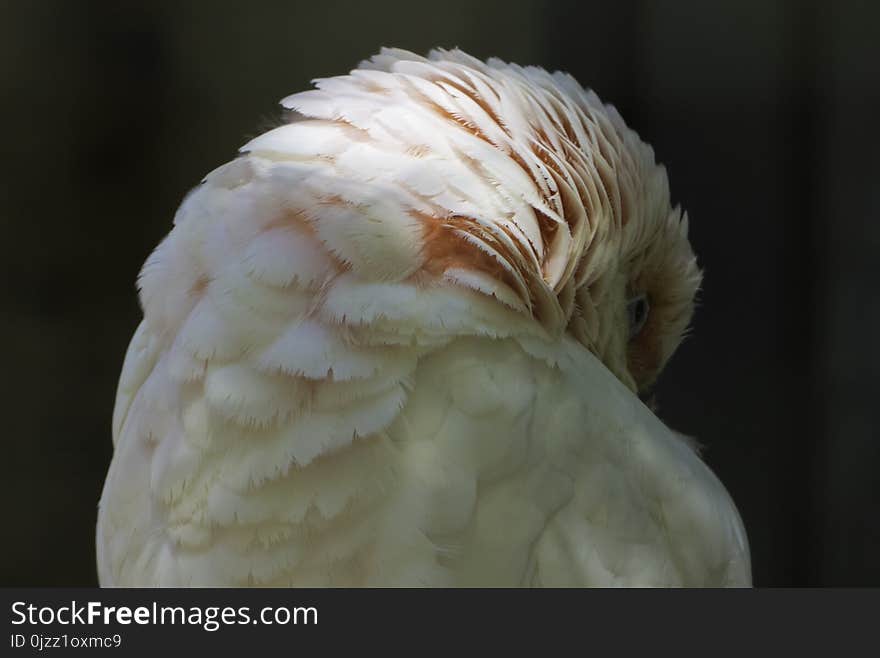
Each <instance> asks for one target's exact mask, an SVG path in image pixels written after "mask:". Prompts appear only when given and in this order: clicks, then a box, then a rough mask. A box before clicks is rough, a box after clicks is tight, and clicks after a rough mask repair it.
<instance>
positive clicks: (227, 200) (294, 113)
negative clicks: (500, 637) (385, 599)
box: [97, 49, 750, 586]
mask: <svg viewBox="0 0 880 658" xmlns="http://www.w3.org/2000/svg"><path fill="white" fill-rule="evenodd" d="M316 87H317V88H316V89H313V90H310V91H306V92H303V93H298V94H294V95H292V96H290V97H288V98H286V99H284V101H283V105H284V107H285V108H287V109H288V110H290V114H289V116H288V117H287V119H286V122H285V123H284V124H283V125H281V126H280V127H277V128H275V129H273V130H270V131H268V132H266V133H265V134H262V135H260V136H259V137H257V138H256V139H254V140H252V141H251V142H249V143H248V144H246V145H245V146H244V147H243V148H242V149H241V154H240V155H239V157H237V158H236V159H234V160H232V161H231V162H229V163H228V164H225V165H223V166H221V167H220V168H218V169H216V170H214V171H213V172H212V173H210V174H208V176H207V177H206V178H205V180H204V181H203V182H202V184H201V185H200V186H199V187H197V188H196V189H195V190H194V191H193V192H192V193H190V195H189V196H188V197H187V198H186V199H185V201H184V202H183V203H182V205H181V206H180V209H179V210H178V212H177V214H176V217H175V219H174V227H173V229H172V230H171V233H170V234H169V235H168V237H167V238H166V239H165V240H164V241H163V242H162V243H161V244H160V245H159V246H158V247H157V248H156V250H155V251H154V252H153V254H152V255H151V256H150V257H149V259H148V260H147V262H146V264H145V266H144V268H143V271H142V273H141V276H140V291H141V292H140V296H141V303H142V306H143V310H144V319H143V322H142V323H141V324H140V326H139V327H138V329H137V331H136V332H135V335H134V337H133V339H132V341H131V345H130V347H129V349H128V353H127V355H126V358H125V364H124V366H123V369H122V374H121V378H120V382H119V390H118V395H117V398H116V407H115V412H114V416H113V439H114V446H115V448H114V451H115V452H114V456H113V461H112V463H111V465H110V470H109V473H108V475H107V480H106V483H105V486H104V491H103V495H102V498H101V502H100V509H99V518H98V528H97V558H98V570H99V575H100V582H101V583H102V584H103V585H116V586H129V585H137V586H153V585H157V586H164V585H174V586H188V585H193V586H201V585H217V586H227V585H229V586H235V585H242V586H261V585H268V586H288V585H289V586H324V585H327V586H360V585H364V586H411V585H426V586H586V585H598V586H612V585H614V586H616V585H638V586H679V585H681V586H699V585H706V586H724V585H748V584H750V565H749V551H748V544H747V541H746V536H745V533H744V531H743V526H742V523H741V520H740V518H739V515H738V513H737V510H736V507H735V506H734V504H733V503H732V502H731V499H730V497H729V496H728V494H727V492H726V491H725V489H724V487H723V486H722V485H721V484H720V482H719V481H718V480H717V479H716V478H715V476H714V475H713V474H712V473H711V472H710V470H709V469H708V468H707V467H706V466H705V464H704V463H703V462H702V461H701V460H700V459H699V457H698V455H697V454H696V453H695V452H694V450H693V449H692V447H691V446H690V445H689V444H688V442H687V441H686V440H683V439H682V436H681V435H679V434H677V433H676V432H674V431H672V430H670V429H668V428H667V427H666V426H664V424H663V423H662V422H661V421H660V420H659V419H658V418H657V417H656V416H655V415H654V413H652V411H651V410H649V409H648V407H646V406H644V405H643V403H642V402H641V400H640V399H639V397H638V394H639V393H640V392H644V391H646V390H647V389H648V388H649V387H650V386H651V385H652V384H653V382H654V380H655V378H656V377H657V374H658V373H659V371H660V370H661V369H662V367H663V366H664V364H665V363H666V361H667V359H668V358H669V357H670V355H671V354H672V352H673V351H674V350H675V348H676V347H677V345H678V344H679V342H680V341H681V337H682V333H683V331H684V330H685V328H686V326H687V324H688V322H689V320H690V316H691V312H692V306H693V299H694V295H695V293H696V290H697V288H698V286H699V282H700V271H699V269H698V268H697V265H696V261H695V258H694V255H693V252H692V250H691V247H690V245H689V242H688V239H687V218H686V217H684V218H683V217H682V215H681V212H680V210H679V209H678V208H673V207H671V205H670V199H669V189H668V183H667V177H666V173H665V170H664V169H663V167H662V166H660V165H658V164H656V163H655V161H654V154H653V151H652V150H651V148H650V147H649V146H647V145H646V144H644V143H642V142H641V141H640V140H639V138H638V136H637V135H636V134H635V133H634V132H633V131H632V130H630V129H628V128H627V127H626V125H625V124H624V122H623V121H622V120H621V118H620V116H619V115H618V114H617V112H616V111H615V109H614V108H613V107H610V106H606V105H603V104H602V103H601V102H600V101H599V99H598V98H597V97H596V95H595V94H593V93H592V92H590V91H586V90H584V89H583V88H582V87H581V86H579V85H578V83H577V82H576V81H575V80H574V79H573V78H572V77H570V76H568V75H566V74H563V73H552V74H551V73H548V72H546V71H544V70H543V69H540V68H535V67H527V68H523V67H520V66H516V65H514V64H507V63H504V62H501V61H498V60H489V61H488V62H485V63H484V62H482V61H479V60H476V59H474V58H472V57H470V56H469V55H467V54H465V53H463V52H461V51H459V50H452V51H446V50H436V51H433V52H432V53H431V54H430V55H429V56H428V57H427V58H423V57H420V56H417V55H414V54H412V53H410V52H405V51H401V50H392V49H385V50H383V51H382V52H381V53H380V54H379V55H377V56H375V57H373V58H372V59H371V60H369V61H367V62H364V63H362V64H361V65H360V66H359V68H357V69H356V70H354V71H352V72H351V73H350V74H349V75H346V76H340V77H333V78H329V79H323V80H318V81H317V82H316Z"/></svg>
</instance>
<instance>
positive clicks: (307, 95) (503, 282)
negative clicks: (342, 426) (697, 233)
mask: <svg viewBox="0 0 880 658" xmlns="http://www.w3.org/2000/svg"><path fill="white" fill-rule="evenodd" d="M316 86H317V89H315V90H311V91H307V92H302V93H299V94H295V95H293V96H291V97H289V98H287V99H285V101H284V105H285V106H286V107H287V108H288V109H290V110H292V112H293V120H294V121H300V120H305V121H309V120H312V121H319V122H325V123H326V122H332V123H333V124H334V125H341V126H344V127H345V130H346V131H348V132H347V133H346V135H347V136H346V140H348V141H347V142H346V143H353V144H355V145H356V148H354V149H350V150H348V151H346V152H345V153H343V154H341V155H335V154H328V156H327V157H328V158H330V159H334V162H335V166H336V174H335V176H337V177H338V176H340V175H344V176H347V177H350V178H352V179H356V180H357V182H358V184H362V183H363V184H365V185H369V186H370V188H369V189H370V190H371V192H370V194H382V195H385V196H386V197H387V198H392V197H393V198H398V199H403V198H404V197H405V200H404V201H402V202H401V204H402V205H404V206H406V207H408V208H409V210H407V211H406V212H407V215H408V216H409V217H410V218H412V219H413V220H414V222H410V221H409V219H408V220H407V224H406V226H407V231H408V233H407V234H406V235H407V237H405V239H404V241H403V242H402V243H401V244H403V247H402V249H401V250H398V251H397V252H395V253H398V254H403V257H402V259H401V260H400V261H399V262H398V261H394V263H393V266H392V265H391V261H389V260H388V259H387V257H386V256H385V254H387V253H388V248H387V240H386V241H385V243H386V244H383V245H382V249H384V251H380V247H379V246H378V245H379V243H378V242H374V243H370V242H369V241H368V240H366V239H364V240H360V238H358V237H357V236H355V237H354V238H352V236H349V237H348V239H356V240H359V242H358V252H357V253H358V255H357V256H356V257H354V256H353V257H351V258H349V261H350V263H352V264H353V266H354V267H355V269H357V264H358V262H360V261H363V262H365V263H371V266H370V267H371V268H372V269H371V270H370V271H372V272H378V271H380V270H382V272H383V274H382V276H383V277H386V278H387V277H392V278H393V277H394V276H397V274H398V273H400V276H403V275H406V276H410V277H415V278H418V277H422V280H424V277H427V278H428V279H431V278H433V279H435V280H436V279H438V278H440V279H445V280H446V281H447V282H448V281H450V280H451V281H453V282H454V283H456V284H461V285H465V286H468V287H470V288H473V289H476V290H477V291H478V292H482V293H484V294H489V295H492V296H495V297H497V298H498V299H499V300H500V301H502V302H503V303H505V304H507V305H509V306H512V307H514V308H516V309H517V310H519V311H521V312H522V313H525V314H528V315H529V316H531V317H532V318H533V319H534V320H536V321H537V323H538V324H539V325H540V326H541V327H542V328H543V329H544V330H545V331H546V332H547V333H549V334H550V335H553V336H560V335H561V334H563V333H564V332H567V333H569V334H570V335H571V336H573V337H574V338H575V339H576V340H578V341H579V342H580V343H582V344H583V345H584V346H585V347H586V348H587V349H589V350H591V351H592V352H593V353H594V354H596V356H598V357H599V359H600V360H601V361H602V362H603V363H604V364H605V365H606V366H607V367H608V368H609V369H610V370H611V371H612V372H613V373H614V374H615V375H616V376H617V377H618V378H619V379H620V380H621V381H622V382H623V383H624V384H625V385H626V386H628V387H629V388H630V389H631V390H633V391H634V392H639V393H645V392H646V391H648V390H649V389H650V388H651V386H652V385H653V383H654V381H655V380H656V378H657V376H658V374H659V373H660V371H661V370H662V369H663V366H664V365H665V364H666V362H667V361H668V359H669V357H670V356H671V355H672V353H673V352H674V351H675V349H676V347H677V346H678V344H679V343H680V342H681V339H682V336H683V333H684V331H685V329H686V328H687V326H688V323H689V321H690V317H691V314H692V310H693V301H694V296H695V294H696V291H697V289H698V287H699V284H700V277H701V274H700V271H699V269H698V267H697V265H696V260H695V257H694V254H693V252H692V250H691V246H690V243H689V241H688V237H687V229H688V222H687V217H686V216H683V215H682V213H681V211H680V209H679V208H677V207H676V208H673V207H672V205H671V203H670V196H669V184H668V180H667V176H666V171H665V169H664V168H663V166H662V165H659V164H657V163H656V161H655V158H654V152H653V150H652V149H651V147H650V146H648V145H647V144H645V143H643V142H642V141H641V140H640V139H639V137H638V135H637V134H636V133H635V132H634V131H632V130H631V129H629V128H628V127H627V126H626V124H625V123H624V122H623V120H622V119H621V117H620V116H619V114H618V113H617V111H616V110H615V108H614V107H613V106H610V105H605V104H603V103H602V102H601V101H600V100H599V98H598V97H597V96H596V94H595V93H593V92H592V91H590V90H587V89H584V88H583V87H582V86H581V85H580V84H578V82H577V81H576V80H575V79H574V78H572V77H571V76H570V75H568V74H565V73H561V72H555V73H549V72H547V71H545V70H544V69H541V68H538V67H521V66H518V65H516V64H509V63H506V62H503V61H500V60H497V59H490V60H488V61H486V62H483V61H481V60H478V59H475V58H473V57H471V56H470V55H467V54H466V53H463V52H462V51H460V50H440V49H438V50H434V51H432V52H431V53H430V54H429V55H428V57H421V56H419V55H415V54H413V53H410V52H407V51H403V50H397V49H383V50H382V51H381V53H380V54H379V55H376V56H375V57H373V58H372V59H370V60H368V61H365V62H362V63H361V65H360V66H359V67H358V68H357V69H356V70H354V71H352V72H351V74H350V75H348V76H339V77H335V78H328V79H323V80H318V81H316ZM355 152H357V153H359V154H361V155H359V156H358V158H355V157H354V156H353V155H352V154H353V153H355ZM340 163H344V165H345V166H341V165H340ZM386 163H387V164H386ZM386 168H387V170H385V169H386ZM380 181H384V182H382V183H381V184H380ZM383 185H384V187H383ZM333 186H334V187H335V189H339V181H338V178H334V180H333ZM327 188H328V189H330V188H331V186H330V185H328V186H327ZM377 221H379V220H377ZM414 227H415V228H414ZM413 231H415V232H414V233H413ZM392 233H393V232H389V233H387V235H391V234H392ZM412 235H420V236H421V237H420V238H412V237H411V236H412ZM328 244H329V243H328ZM374 245H377V246H374ZM330 246H331V248H332V247H333V245H332V244H330ZM383 260H384V262H386V263H389V267H386V268H384V269H383V268H379V267H377V266H375V263H379V262H382V261H383ZM369 275H370V273H369V271H367V269H366V268H365V269H364V276H369Z"/></svg>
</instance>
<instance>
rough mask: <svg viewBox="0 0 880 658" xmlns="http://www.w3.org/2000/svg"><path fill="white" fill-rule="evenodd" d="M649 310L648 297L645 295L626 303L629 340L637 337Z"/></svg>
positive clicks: (642, 294)
mask: <svg viewBox="0 0 880 658" xmlns="http://www.w3.org/2000/svg"><path fill="white" fill-rule="evenodd" d="M650 310H651V306H650V304H648V296H647V295H646V294H645V293H641V294H639V295H636V296H635V297H633V298H632V299H630V300H629V301H628V302H627V303H626V316H627V319H628V320H629V337H630V340H632V339H633V338H635V337H636V336H638V334H639V332H640V331H641V330H642V327H644V326H645V322H646V321H647V320H648V312H649V311H650Z"/></svg>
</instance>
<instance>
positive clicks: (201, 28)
mask: <svg viewBox="0 0 880 658" xmlns="http://www.w3.org/2000/svg"><path fill="white" fill-rule="evenodd" d="M878 43H880V3H869V2H864V3H854V2H852V3H848V2H830V1H829V2H824V3H818V2H795V1H790V2H769V1H758V0H752V1H743V0H730V1H723V2H705V1H703V0H688V1H683V2H651V1H648V0H642V1H637V0H615V1H613V2H612V1H610V0H608V1H605V2H585V1H583V0H580V1H575V0H570V1H564V2H553V3H547V2H541V1H540V0H507V1H503V0H480V1H479V2H475V1H473V0H444V2H441V3H427V2H424V3H420V2H408V1H402V0H390V1H379V2H352V3H342V2H338V1H336V0H321V1H320V2H313V1H309V2H305V1H300V0H292V1H287V2H271V3H268V2H250V3H243V2H240V1H238V2H232V1H226V0H222V1H220V0H214V1H211V2H208V1H204V2H165V3H146V2H145V3H136V2H124V1H123V2H120V1H119V0H113V1H107V2H88V1H82V2H67V1H64V0H58V1H56V2H45V1H36V0H35V1H27V0H21V1H12V2H10V1H8V0H4V1H3V2H2V3H0V83H2V94H3V102H2V106H0V119H2V123H0V125H2V126H3V127H4V129H3V132H4V134H3V137H2V149H3V157H2V160H0V168H2V169H0V175H2V183H0V229H2V232H0V235H2V237H0V244H2V260H0V267H2V277H3V282H4V284H5V285H4V286H3V288H2V293H0V294H2V298H0V313H2V323H0V344H2V345H3V347H4V357H3V361H4V366H5V367H4V368H3V372H4V376H3V377H2V384H0V386H2V394H0V400H2V401H3V410H2V412H3V415H2V418H3V432H2V433H3V436H2V439H0V440H2V447H3V450H2V453H0V455H2V457H0V486H2V490H0V496H2V501H3V502H2V504H3V506H4V520H3V523H2V525H3V531H2V535H3V536H4V537H5V539H4V540H3V542H2V544H0V584H2V585H13V584H17V585H90V584H94V583H95V582H96V576H95V568H94V553H93V551H94V548H93V532H94V522H95V514H96V502H97V500H98V497H99V494H100V490H101V485H102V482H103V477H104V473H105V469H106V467H107V464H108V462H109V459H110V454H111V442H110V417H111V410H112V405H113V399H114V392H115V386H116V380H117V377H118V374H119V370H120V367H121V364H122V358H123V354H124V352H125V348H126V345H127V343H128V340H129V338H130V336H131V334H132V332H133V331H134V329H135V327H136V326H137V323H138V320H139V317H140V310H139V307H138V303H137V298H136V294H135V289H134V281H135V277H136V275H137V272H138V270H139V268H140V266H141V264H142V262H143V261H144V259H145V258H146V256H147V254H148V253H149V252H150V250H151V249H152V248H153V247H154V246H155V244H156V243H157V242H158V241H159V240H160V239H161V238H162V237H163V236H164V235H165V234H166V233H167V231H168V230H169V228H170V225H171V218H172V215H173V213H174V210H175V207H176V206H177V204H178V203H179V202H180V200H181V198H182V197H183V195H184V194H185V193H186V192H187V190H188V189H189V188H190V187H192V186H193V185H195V184H197V183H198V182H199V180H200V179H201V177H202V176H203V175H204V174H205V173H207V172H208V171H210V170H211V169H213V168H214V167H216V166H218V165H219V164H222V163H223V162H225V161H227V160H229V159H230V158H232V157H233V156H234V155H235V153H236V149H237V147H238V146H240V145H241V144H242V143H244V141H245V140H246V139H247V138H248V137H250V136H253V135H255V134H257V133H258V132H260V131H261V129H262V128H263V127H264V126H266V125H268V124H269V123H270V122H271V121H272V120H274V119H275V117H276V116H278V109H277V105H276V103H277V101H278V100H279V99H281V98H282V97H283V96H285V95H287V94H289V93H291V92H294V91H297V90H301V89H304V88H306V87H307V86H308V84H309V80H310V79H311V78H314V77H319V76H328V75H334V74H340V73H344V72H347V71H348V70H349V69H351V68H352V67H353V66H355V65H356V64H357V62H358V61H359V60H361V59H363V58H365V57H368V56H369V55H371V54H372V53H373V52H374V51H376V50H378V48H379V47H380V46H382V45H396V46H399V47H403V48H407V49H410V50H414V51H417V52H420V53H424V52H426V51H427V50H428V49H429V48H430V47H432V46H435V45H443V46H455V45H458V46H460V47H462V48H464V49H465V50H467V51H469V52H471V53H472V54H474V55H477V56H479V57H487V56H491V55H497V56H500V57H502V58H504V59H508V60H513V61H516V62H518V63H522V64H529V63H533V64H540V65H543V66H545V67H547V68H551V69H556V68H559V69H565V70H568V71H570V72H571V73H572V74H574V75H575V76H576V77H577V78H578V79H579V80H580V81H581V82H582V83H583V84H584V85H585V86H590V87H593V88H594V89H595V90H596V91H597V92H598V93H599V95H600V96H601V97H602V98H603V99H604V100H605V101H606V102H611V103H613V104H615V105H616V106H617V107H618V108H619V109H620V111H621V113H622V114H623V116H624V118H625V119H626V120H627V122H628V123H629V125H630V126H632V127H633V128H635V129H636V130H637V131H638V132H639V133H640V134H641V135H642V137H643V138H644V139H645V140H646V141H648V142H650V143H652V144H653V146H654V147H655V150H656V152H657V154H658V157H659V159H660V160H661V161H662V162H664V163H665V164H666V165H667V167H668V170H669V173H670V178H671V183H672V194H673V198H674V200H675V201H678V202H681V203H682V204H683V205H684V207H685V208H686V209H687V210H688V211H689V214H690V216H691V230H692V233H691V235H692V240H693V243H694V247H695V250H696V252H697V254H698V255H699V258H700V261H701V263H702V265H703V266H704V268H705V271H706V277H705V285H704V290H703V293H702V303H701V306H700V308H699V310H698V312H697V315H696V318H695V331H694V333H693V336H692V337H691V338H689V339H688V340H687V341H686V342H685V344H684V345H683V347H682V349H681V350H680V352H679V353H678V355H677V357H676V358H675V359H674V360H673V362H672V364H671V365H670V367H669V369H668V371H667V373H666V375H665V376H664V378H663V379H662V381H661V386H660V389H659V397H660V412H661V416H662V417H663V418H664V419H665V420H666V421H667V422H668V423H669V424H670V425H672V426H673V427H675V428H677V429H680V430H681V431H683V432H685V433H687V434H691V435H693V436H696V437H698V438H699V439H700V440H701V441H702V442H703V443H704V444H705V446H706V450H705V459H706V460H707V461H708V463H709V464H710V465H711V467H712V468H713V469H714V470H715V471H716V472H717V473H718V475H719V476H720V478H721V480H722V481H723V482H724V483H725V485H726V486H727V487H728V489H729V490H730V492H731V494H732V496H733V498H734V500H735V501H736V502H737V504H738V506H739V509H740V510H741V513H742V516H743V519H744V521H745V525H746V528H747V530H748V534H749V537H750V540H751V546H752V559H753V568H754V578H755V583H756V584H758V585H765V586H767V585H776V586H778V585H880V476H878V467H880V432H878V431H877V429H876V427H875V422H874V418H875V417H876V407H877V404H878V401H877V400H876V397H877V391H878V386H877V380H878V376H880V349H878V342H880V303H878V301H880V295H878V279H880V277H878V274H880V266H878V260H877V255H878V254H880V165H878V155H880V149H878V147H880V143H878V138H877V131H878V125H877V124H878V119H880V47H878Z"/></svg>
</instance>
